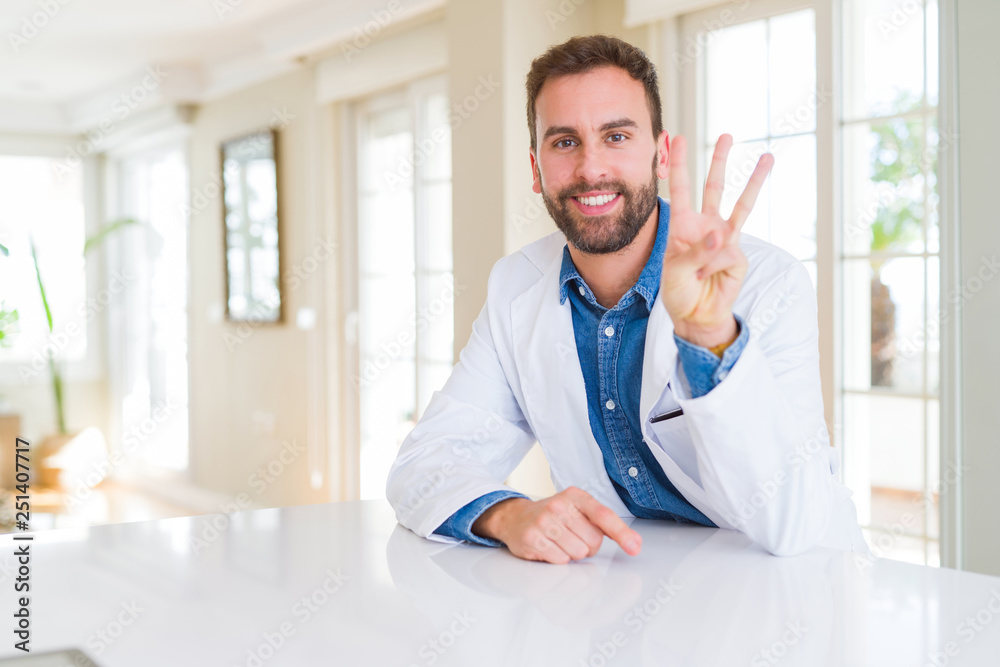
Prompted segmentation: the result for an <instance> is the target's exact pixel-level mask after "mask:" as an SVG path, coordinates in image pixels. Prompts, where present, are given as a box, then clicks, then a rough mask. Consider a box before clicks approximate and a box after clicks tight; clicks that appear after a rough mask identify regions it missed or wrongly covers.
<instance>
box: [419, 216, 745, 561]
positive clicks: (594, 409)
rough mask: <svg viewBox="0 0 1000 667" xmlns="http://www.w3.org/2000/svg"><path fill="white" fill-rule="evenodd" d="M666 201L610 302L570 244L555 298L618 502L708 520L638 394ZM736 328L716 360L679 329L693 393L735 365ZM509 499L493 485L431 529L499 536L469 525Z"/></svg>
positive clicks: (666, 515) (649, 513)
mask: <svg viewBox="0 0 1000 667" xmlns="http://www.w3.org/2000/svg"><path fill="white" fill-rule="evenodd" d="M669 220H670V205H669V204H668V203H667V202H666V201H664V200H663V199H660V200H659V220H658V227H657V233H656V241H655V243H654V245H653V250H652V252H650V254H649V259H648V260H647V262H646V266H645V267H644V268H643V270H642V273H641V274H640V275H639V279H638V280H637V281H636V283H635V285H633V286H632V287H631V288H630V289H629V290H628V291H627V292H626V293H625V294H624V295H623V296H622V297H621V299H619V301H618V303H617V304H616V305H615V306H614V307H613V308H610V309H608V308H604V307H603V306H601V305H600V304H599V303H597V299H596V298H595V297H594V294H593V292H592V291H591V290H590V287H589V286H588V285H587V284H586V283H585V282H584V280H583V278H582V277H581V276H580V274H579V273H578V272H577V270H576V266H575V265H574V264H573V260H572V257H571V256H570V253H569V247H568V246H567V247H564V248H563V261H562V269H561V271H560V275H559V302H560V304H564V303H565V302H566V299H567V298H568V299H569V300H570V305H571V307H572V313H573V334H574V337H575V339H576V347H577V353H578V355H579V358H580V368H581V370H582V371H583V378H584V384H585V386H586V390H587V408H588V414H589V418H590V427H591V431H592V432H593V434H594V438H595V440H597V444H598V446H599V447H600V448H601V453H602V454H603V457H604V467H605V470H606V471H607V473H608V477H609V478H610V480H611V484H612V485H613V486H614V488H615V491H616V492H617V493H618V496H619V497H620V498H621V499H622V502H623V503H624V504H625V506H626V507H628V509H629V511H630V512H632V514H634V515H636V516H637V517H640V518H645V519H672V520H674V521H680V522H694V523H699V524H702V525H706V526H712V525H714V524H713V523H712V521H711V520H710V519H709V518H708V517H706V516H705V515H704V514H702V513H701V512H700V511H699V510H698V509H697V508H695V507H694V506H693V505H692V504H691V503H689V502H688V501H687V500H686V499H685V498H684V496H682V495H681V494H680V492H678V491H677V489H676V488H675V487H674V485H673V484H672V483H671V482H670V480H669V479H668V478H667V476H666V475H665V474H664V472H663V469H662V468H661V467H660V465H659V464H658V463H657V462H656V459H655V458H654V457H653V455H652V453H651V452H650V451H649V448H648V447H647V446H646V445H645V444H644V443H643V440H642V431H641V430H640V419H641V416H640V414H639V395H640V390H641V387H642V362H643V354H644V350H645V343H646V324H647V322H648V319H649V313H650V311H651V310H652V308H653V304H654V303H655V300H656V296H657V293H658V291H659V287H660V274H661V272H662V269H663V253H664V251H665V250H666V247H667V230H668V224H669ZM736 319H737V323H738V325H739V329H740V333H739V337H738V338H737V339H736V341H735V342H734V343H733V344H732V345H731V346H729V348H727V349H726V351H725V353H724V354H723V356H722V358H721V359H720V358H719V357H717V356H716V355H715V354H713V353H712V352H711V351H709V350H707V349H706V348H703V347H700V346H697V345H694V344H692V343H689V342H687V341H685V340H683V339H681V338H679V337H678V336H677V335H676V334H675V335H674V340H675V342H676V343H677V349H678V355H679V356H680V359H681V364H682V365H683V367H684V374H685V376H686V377H687V380H688V386H689V388H690V390H691V395H692V396H693V397H695V398H697V397H699V396H703V395H705V394H707V393H708V392H709V391H711V390H712V389H713V388H714V387H715V386H716V385H718V384H719V383H720V382H722V380H723V379H724V378H725V376H726V374H728V372H729V370H730V369H732V367H733V365H735V363H736V360H737V359H738V358H739V355H740V353H741V352H742V351H743V348H744V347H745V346H746V343H747V340H749V330H748V328H747V327H746V326H745V325H744V323H743V321H742V320H741V319H740V318H739V317H738V316H737V318H736ZM513 497H522V498H524V497H526V496H524V495H523V494H520V493H517V492H515V491H509V490H504V491H494V492H492V493H488V494H486V495H484V496H481V497H479V498H477V499H476V500H474V501H472V502H470V503H469V504H467V505H466V506H465V507H463V508H462V509H460V510H458V511H457V512H455V513H454V514H453V515H452V516H451V517H449V518H448V520H446V521H445V522H444V523H443V524H441V525H440V526H439V527H438V528H437V529H436V530H435V531H434V532H435V533H438V534H440V535H446V536H449V537H454V538H458V539H462V540H466V541H469V542H474V543H477V544H484V545H488V546H500V542H498V541H496V540H490V539H487V538H483V537H480V536H478V535H474V534H473V533H472V524H473V523H475V521H476V519H478V518H479V516H480V515H481V514H482V513H483V512H485V511H486V510H487V509H488V508H489V507H491V506H492V505H494V504H496V503H498V502H500V501H501V500H506V499H507V498H513Z"/></svg>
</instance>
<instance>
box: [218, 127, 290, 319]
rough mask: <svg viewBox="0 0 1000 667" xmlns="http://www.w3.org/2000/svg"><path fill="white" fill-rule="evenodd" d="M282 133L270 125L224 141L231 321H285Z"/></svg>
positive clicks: (226, 243) (225, 221)
mask: <svg viewBox="0 0 1000 667" xmlns="http://www.w3.org/2000/svg"><path fill="white" fill-rule="evenodd" d="M277 148H278V134H277V132H275V131H273V130H270V129H265V130H260V131H258V132H254V133H252V134H247V135H244V136H241V137H237V138H235V139H231V140H229V141H225V142H223V143H222V147H221V151H220V152H221V157H222V187H223V197H222V199H223V207H224V209H223V235H224V239H225V246H224V247H225V266H226V319H228V320H229V321H232V322H255V323H271V324H275V323H280V322H281V321H282V319H283V317H282V314H283V310H284V309H283V300H282V295H281V252H280V231H281V225H280V215H279V213H280V210H281V207H280V205H279V188H278V183H279V173H278V159H277V155H278V150H277Z"/></svg>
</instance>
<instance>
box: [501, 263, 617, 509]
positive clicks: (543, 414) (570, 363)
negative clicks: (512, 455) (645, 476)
mask: <svg viewBox="0 0 1000 667" xmlns="http://www.w3.org/2000/svg"><path fill="white" fill-rule="evenodd" d="M561 266H562V252H561V250H560V252H559V253H556V256H555V257H554V258H553V259H552V261H551V263H550V264H549V265H548V266H547V267H545V270H544V272H543V275H542V277H541V279H540V280H538V281H536V282H535V283H534V284H533V285H532V286H531V287H530V288H528V290H526V291H525V292H524V293H523V294H521V295H519V296H518V297H517V298H515V299H514V300H513V302H511V309H510V313H511V328H512V338H513V349H514V356H515V363H516V364H517V371H518V376H519V378H520V381H521V389H522V393H523V395H524V407H525V411H526V413H527V414H526V416H527V418H528V421H529V423H530V425H531V428H532V431H533V432H534V434H535V437H536V438H537V439H538V442H539V444H540V445H541V446H542V450H543V451H544V453H545V457H546V459H548V461H549V465H550V467H551V469H552V479H553V483H554V484H555V486H556V489H557V490H560V491H561V490H562V489H565V488H566V487H569V486H577V487H579V488H581V489H583V490H585V491H587V492H588V493H590V494H591V495H592V496H594V497H595V498H596V499H597V500H598V501H599V502H601V503H602V504H604V505H606V506H608V507H610V508H611V509H613V510H614V511H615V512H616V513H617V514H618V515H619V516H626V517H627V516H632V514H631V512H629V511H628V508H626V507H625V504H624V503H622V501H621V499H620V498H619V497H618V494H617V493H616V492H615V490H614V487H612V486H611V480H609V479H608V474H607V471H606V470H605V468H604V459H603V457H602V455H601V449H600V447H599V446H598V444H597V441H596V440H595V439H594V434H593V432H592V431H591V429H590V417H589V414H588V411H587V391H586V387H585V386H584V381H583V371H582V369H581V368H580V358H579V355H578V354H577V350H576V339H575V338H574V335H573V314H572V310H571V306H570V302H569V299H567V300H566V302H565V303H563V304H560V303H559V270H560V268H561Z"/></svg>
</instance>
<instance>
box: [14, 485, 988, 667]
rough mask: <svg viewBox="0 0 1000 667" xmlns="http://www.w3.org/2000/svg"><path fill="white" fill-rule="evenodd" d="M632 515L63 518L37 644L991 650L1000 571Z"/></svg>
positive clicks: (208, 658)
mask: <svg viewBox="0 0 1000 667" xmlns="http://www.w3.org/2000/svg"><path fill="white" fill-rule="evenodd" d="M632 526H633V527H634V528H635V529H636V530H638V531H639V532H640V533H642V536H643V548H642V553H641V554H640V555H639V556H637V557H635V558H631V557H629V556H627V555H625V554H624V553H623V552H622V551H621V550H620V549H618V547H617V546H616V545H615V544H614V543H612V542H611V541H610V540H605V544H604V547H603V548H602V550H601V551H600V553H598V554H597V555H596V556H594V557H593V558H590V559H588V560H586V561H581V562H577V563H571V564H569V565H563V566H559V565H548V564H545V563H533V562H527V561H522V560H519V559H517V558H514V557H513V556H511V555H510V553H508V552H507V551H506V550H504V549H490V548H486V547H476V546H470V545H445V544H441V543H437V542H431V541H428V540H424V539H422V538H420V537H418V536H416V535H414V534H413V533H411V532H410V531H408V530H406V529H404V528H402V527H400V526H398V525H397V524H396V522H395V520H394V518H393V515H392V512H391V510H390V509H389V507H388V505H387V504H386V503H385V502H383V501H361V502H353V503H335V504H323V505H306V506H300V507H289V508H280V509H268V510H252V511H246V512H237V513H234V514H230V515H223V514H217V515H208V516H202V517H184V518H177V519H164V520H160V521H148V522H139V523H132V524H119V525H113V526H101V527H95V528H89V529H80V530H57V531H51V532H47V533H42V534H38V535H37V536H36V539H35V541H34V543H33V544H32V561H31V586H32V598H31V609H32V613H33V618H32V644H31V646H32V650H33V651H39V652H41V651H49V650H56V649H67V648H74V647H75V648H79V649H81V650H83V651H85V652H86V653H87V654H88V655H89V656H90V658H92V659H93V660H94V661H95V662H96V664H98V665H101V666H102V667H106V666H110V667H116V666H121V667H125V666H128V667H132V666H134V665H171V666H176V665H181V664H184V665H202V664H204V665H227V666H228V665H244V666H247V667H254V666H256V667H264V666H267V667H271V666H272V665H311V664H345V665H400V666H401V667H409V666H410V665H519V666H522V665H525V666H526V665H546V666H558V665H566V666H572V667H578V666H580V665H589V666H593V667H598V666H600V665H661V664H664V665H706V666H707V665H712V666H717V665H738V664H744V665H775V664H781V665H809V666H816V665H878V666H879V667H882V666H885V665H893V666H895V665H925V664H935V662H934V661H935V660H937V663H938V664H942V665H943V664H947V665H990V666H991V667H992V666H995V665H996V664H998V663H997V655H1000V618H997V619H996V620H995V622H994V617H995V616H1000V578H995V577H987V576H984V575H977V574H971V573H964V572H957V571H954V570H947V569H934V568H927V567H919V566H915V565H909V564H904V563H898V562H893V561H886V560H881V561H880V560H875V559H869V558H868V557H862V556H858V555H855V554H850V553H843V552H836V551H829V550H824V549H815V550H813V551H811V552H809V553H808V554H804V555H802V556H797V557H793V558H778V557H774V556H771V555H769V554H767V553H766V552H764V551H763V550H761V549H760V548H759V547H757V546H756V545H754V544H752V543H751V542H750V541H749V540H747V539H746V538H745V537H744V536H742V535H741V534H739V533H736V532H733V531H726V530H716V529H708V528H702V527H697V526H691V525H676V524H672V523H667V522H657V521H644V520H635V521H633V522H632ZM6 542H7V544H6V545H5V546H4V547H3V548H2V549H0V576H3V577H5V578H6V580H7V581H6V585H7V586H9V587H10V589H11V590H10V591H9V592H8V594H7V595H4V596H3V601H2V604H3V605H4V606H3V607H2V608H0V613H4V614H11V613H13V609H14V604H15V600H14V595H13V591H12V589H13V585H12V581H13V578H14V577H15V576H16V563H15V559H14V556H13V552H14V543H13V541H12V540H10V539H7V540H6ZM7 618H11V617H10V616H9V615H8V616H7ZM12 645H13V641H9V642H7V643H6V645H5V646H2V647H0V656H12V655H15V654H16V653H19V652H18V651H16V650H14V649H13V647H12Z"/></svg>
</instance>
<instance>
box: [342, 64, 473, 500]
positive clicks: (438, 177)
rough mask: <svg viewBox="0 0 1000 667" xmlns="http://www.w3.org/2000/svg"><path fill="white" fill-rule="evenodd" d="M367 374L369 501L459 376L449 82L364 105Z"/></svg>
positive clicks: (364, 426) (361, 158) (364, 438)
mask: <svg viewBox="0 0 1000 667" xmlns="http://www.w3.org/2000/svg"><path fill="white" fill-rule="evenodd" d="M357 111H358V113H357V120H358V128H357V129H358V231H357V242H358V304H359V305H358V320H357V321H358V374H357V375H356V376H355V378H354V380H353V383H352V384H353V387H352V390H353V391H355V392H356V393H357V397H358V406H359V412H360V443H361V450H360V470H361V485H360V494H361V498H382V497H384V495H385V480H386V476H387V475H388V472H389V467H390V466H391V464H392V461H393V460H394V459H395V457H396V451H397V450H398V448H399V445H400V444H401V443H402V441H403V438H405V437H406V434H407V433H409V431H410V430H411V429H412V428H413V426H414V425H415V424H416V421H417V420H418V419H419V417H420V414H421V413H422V411H423V410H424V408H425V407H426V405H427V403H428V402H429V401H430V398H431V395H432V394H433V392H434V391H435V390H437V389H438V388H440V387H441V386H443V385H444V382H445V380H447V379H448V376H449V375H450V373H451V369H452V366H453V363H452V362H453V357H454V309H453V303H454V295H455V286H454V278H453V275H452V255H451V133H450V128H449V125H448V97H447V94H446V92H445V90H444V87H443V82H441V81H431V82H422V83H421V84H418V85H413V86H411V87H409V88H408V89H407V90H406V91H404V92H402V93H398V94H394V95H388V96H382V97H379V98H376V99H372V100H369V101H367V102H365V103H364V104H361V105H359V107H358V109H357Z"/></svg>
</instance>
